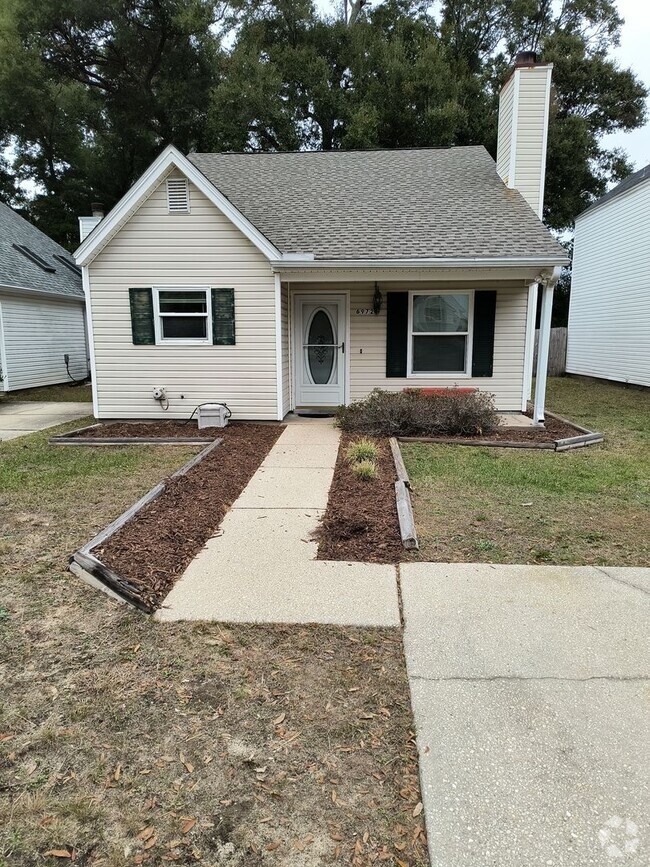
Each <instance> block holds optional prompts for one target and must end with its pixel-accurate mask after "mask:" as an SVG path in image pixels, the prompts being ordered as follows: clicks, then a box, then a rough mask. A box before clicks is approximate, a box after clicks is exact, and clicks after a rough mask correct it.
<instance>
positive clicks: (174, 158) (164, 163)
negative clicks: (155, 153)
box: [74, 145, 281, 267]
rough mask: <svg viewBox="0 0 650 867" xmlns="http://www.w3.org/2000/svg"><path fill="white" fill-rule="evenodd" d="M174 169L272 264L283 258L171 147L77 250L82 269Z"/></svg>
mask: <svg viewBox="0 0 650 867" xmlns="http://www.w3.org/2000/svg"><path fill="white" fill-rule="evenodd" d="M173 168H177V169H178V170H179V171H181V172H182V173H183V174H184V175H185V177H187V179H188V180H189V181H191V182H192V183H193V184H194V186H195V187H197V189H199V190H200V191H201V192H202V193H203V195H204V196H206V198H208V199H209V200H210V201H211V202H212V203H213V204H214V205H215V206H216V207H217V208H218V210H219V211H221V213H222V214H223V215H224V216H225V217H227V218H228V219H229V220H230V221H231V223H233V225H235V226H236V227H237V228H238V229H239V230H240V231H241V232H242V234H243V235H245V236H246V237H247V238H248V240H249V241H251V243H253V244H254V245H255V246H256V247H257V249H258V250H259V251H260V252H261V253H262V254H263V255H264V256H266V258H267V259H269V260H271V261H273V260H276V259H279V258H280V256H281V254H280V251H279V250H277V249H276V247H274V246H273V244H271V242H270V241H269V240H268V238H266V237H265V236H264V235H263V234H262V233H261V232H260V231H259V230H258V229H256V228H255V226H253V224H252V223H251V222H249V221H248V220H247V219H246V217H244V215H243V214H242V213H241V211H238V210H237V208H235V207H234V205H233V204H232V203H231V202H229V201H228V199H227V198H226V197H225V196H224V195H223V194H222V193H220V192H219V190H218V189H217V188H216V187H215V186H214V184H212V183H211V182H210V181H209V180H208V179H207V178H206V177H205V175H204V174H202V173H201V172H200V171H199V170H198V169H197V168H196V166H195V165H193V163H191V162H190V161H189V160H188V159H187V157H185V156H184V155H183V154H182V153H181V152H180V151H179V150H178V149H177V148H175V147H174V146H173V145H168V147H166V148H165V150H164V151H163V152H162V153H161V154H160V156H159V157H157V159H155V160H154V161H153V163H152V164H151V165H150V166H149V168H148V169H147V170H146V172H144V174H143V175H141V176H140V178H138V180H137V181H136V182H135V184H134V185H133V186H132V187H131V189H130V190H129V191H128V192H127V193H125V195H124V196H122V198H121V199H120V201H119V202H118V203H117V204H116V205H115V207H114V208H113V209H112V210H111V211H109V213H108V214H107V215H106V216H105V217H104V219H103V220H102V221H101V222H100V223H98V225H97V226H96V227H95V228H94V229H93V231H92V232H91V233H90V235H88V237H87V238H86V239H85V241H84V242H83V243H82V244H81V245H80V246H79V247H78V248H77V250H75V253H74V257H75V261H76V262H77V265H79V266H80V267H81V266H84V265H88V264H89V263H90V262H91V261H92V260H93V259H94V258H95V256H97V254H98V253H99V251H100V250H101V248H102V246H103V244H104V243H105V242H106V241H107V240H109V239H110V237H111V236H112V234H113V233H114V232H115V231H116V230H117V229H119V227H120V226H121V224H122V222H123V221H124V220H125V219H126V218H127V217H129V216H130V215H131V214H132V213H133V212H134V211H135V210H136V209H137V208H138V206H139V205H140V204H141V202H143V201H144V200H145V199H146V197H147V196H148V195H149V194H150V193H151V191H152V190H153V188H154V187H155V186H157V184H158V183H159V182H160V181H161V180H162V179H163V178H164V177H165V175H166V174H168V173H169V171H170V170H171V169H173Z"/></svg>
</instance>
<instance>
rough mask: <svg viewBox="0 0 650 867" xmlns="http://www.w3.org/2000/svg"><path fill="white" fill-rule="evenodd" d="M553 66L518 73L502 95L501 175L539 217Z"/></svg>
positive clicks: (538, 67)
mask: <svg viewBox="0 0 650 867" xmlns="http://www.w3.org/2000/svg"><path fill="white" fill-rule="evenodd" d="M552 71H553V67H552V66H551V65H543V66H542V65H540V66H523V67H519V68H517V69H515V70H514V72H513V74H512V76H511V77H510V79H509V80H508V81H507V82H506V84H505V85H504V87H503V90H502V91H501V96H500V99H499V129H498V137H497V171H498V172H499V175H500V176H501V177H502V178H503V181H504V183H506V184H507V185H508V186H509V187H514V188H515V189H517V190H519V192H520V193H521V194H522V196H523V197H524V199H526V201H527V202H528V204H529V205H530V206H531V208H532V209H533V211H535V213H536V214H537V216H538V217H541V216H542V209H543V204H544V176H545V173H546V139H547V134H548V111H549V101H550V94H551V74H552Z"/></svg>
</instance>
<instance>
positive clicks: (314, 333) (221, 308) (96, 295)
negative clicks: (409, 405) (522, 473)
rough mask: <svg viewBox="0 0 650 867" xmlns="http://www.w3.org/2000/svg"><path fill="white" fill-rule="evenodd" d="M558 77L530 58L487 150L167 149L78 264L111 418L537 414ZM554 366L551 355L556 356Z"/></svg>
mask: <svg viewBox="0 0 650 867" xmlns="http://www.w3.org/2000/svg"><path fill="white" fill-rule="evenodd" d="M550 78H551V67H550V66H549V65H545V64H539V63H536V62H535V58H534V56H532V57H531V56H530V55H524V56H521V57H520V58H518V62H517V65H516V67H515V69H514V70H513V72H512V75H511V76H510V78H509V80H508V81H507V82H506V84H505V86H504V89H503V92H502V94H501V108H500V127H499V152H498V159H497V164H496V166H495V163H494V161H493V160H492V158H491V157H490V156H489V154H488V153H487V151H486V150H485V149H484V148H483V147H455V148H441V149H412V150H390V151H386V150H384V151H381V150H377V151H347V152H343V151H335V152H309V153H246V154H230V153H222V154H200V153H192V154H190V155H189V156H187V157H186V156H184V155H183V154H181V153H180V152H178V151H177V150H176V149H175V148H173V147H168V148H167V149H166V150H165V151H164V152H163V153H162V154H161V155H160V156H159V157H158V159H156V161H155V162H154V163H153V164H152V165H151V166H150V168H149V169H148V170H147V171H146V172H145V173H144V175H143V176H142V177H141V178H140V179H139V180H138V181H137V182H136V183H135V184H134V186H133V187H132V188H131V189H130V190H129V192H128V193H127V194H126V195H125V196H124V197H123V199H122V200H121V201H120V202H119V203H118V204H117V205H116V206H115V207H114V208H113V210H112V211H111V212H110V213H109V214H108V215H107V216H106V217H105V218H104V219H102V220H97V221H96V225H95V226H94V228H93V229H92V231H91V232H90V234H89V235H88V236H87V237H86V238H85V240H84V241H83V243H82V244H81V246H80V247H79V249H78V250H77V251H76V254H75V256H76V259H77V262H78V264H79V265H80V267H81V269H82V272H83V280H84V287H85V291H86V297H87V301H88V309H89V325H90V329H89V333H90V341H91V364H92V372H93V394H94V410H95V414H96V416H97V417H98V418H101V419H110V418H160V417H168V418H188V417H190V415H191V413H192V411H193V409H194V408H195V407H196V406H197V404H200V403H203V402H206V401H215V400H218V401H225V402H226V403H227V404H228V405H229V406H230V408H231V409H232V411H233V416H234V418H235V419H260V420H261V419H282V418H283V417H284V416H285V415H286V414H287V413H288V412H289V411H291V410H309V409H321V408H324V407H335V406H337V405H339V404H343V403H347V402H349V401H353V400H356V399H358V398H363V397H364V396H365V395H367V394H368V393H369V392H370V391H371V390H372V389H374V388H376V387H381V388H384V389H392V390H398V389H399V390H401V389H404V388H408V387H414V386H421V387H441V386H442V387H444V386H450V387H455V386H458V387H471V388H477V389H482V390H486V391H489V392H491V393H493V394H494V395H495V398H496V405H497V407H498V408H499V409H500V410H503V411H514V412H521V411H522V410H524V409H525V408H526V402H527V400H528V398H529V396H530V388H531V379H532V358H533V338H534V326H535V305H536V296H537V287H538V284H541V286H542V293H543V305H542V310H543V314H542V334H543V335H545V341H544V339H543V340H542V351H541V352H540V369H539V371H538V376H537V389H536V415H537V417H538V418H539V419H540V420H541V419H543V416H544V391H545V381H546V377H545V363H546V358H547V355H548V332H549V329H550V313H551V303H552V295H553V286H554V283H555V281H556V280H557V277H558V275H559V273H560V268H561V266H562V265H563V264H564V263H565V261H566V256H565V252H564V250H563V249H562V247H561V246H560V245H559V244H558V243H557V242H556V241H555V240H554V239H553V237H552V236H551V235H550V233H549V232H548V231H547V229H546V228H545V227H544V225H543V224H542V222H541V221H540V214H541V207H542V201H543V195H544V193H543V190H544V166H545V161H546V152H545V151H546V131H547V125H548V112H549V99H550ZM544 346H546V355H545V354H544Z"/></svg>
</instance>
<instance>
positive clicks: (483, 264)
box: [271, 256, 570, 272]
mask: <svg viewBox="0 0 650 867" xmlns="http://www.w3.org/2000/svg"><path fill="white" fill-rule="evenodd" d="M569 264H570V260H569V259H567V258H566V257H560V256H524V257H506V258H500V259H499V258H491V259H490V258H472V259H314V260H306V259H302V260H298V259H295V260H294V259H284V258H283V259H279V260H277V261H274V262H272V263H271V267H272V268H273V270H274V271H278V272H281V271H291V270H306V269H311V268H313V269H319V268H330V269H337V270H341V269H342V270H364V269H368V268H389V269H396V268H405V269H411V268H413V269H418V268H419V269H424V270H429V269H430V270H436V269H442V270H444V269H449V268H521V267H533V268H554V267H557V266H559V267H561V266H563V265H569Z"/></svg>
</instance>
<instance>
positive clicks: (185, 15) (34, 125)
mask: <svg viewBox="0 0 650 867" xmlns="http://www.w3.org/2000/svg"><path fill="white" fill-rule="evenodd" d="M215 17H216V16H215V9H214V4H213V3H212V2H207V0H39V2H38V3H33V2H31V0H5V3H4V6H3V12H2V20H1V22H0V24H1V27H0V32H1V34H2V35H1V37H0V138H1V139H2V140H4V142H5V143H8V142H11V143H12V145H13V148H14V151H15V157H14V160H13V169H14V172H15V177H16V180H17V181H18V180H22V179H27V180H29V181H31V182H32V183H34V184H36V188H37V193H36V196H35V198H34V200H33V202H32V203H31V206H30V215H31V217H32V218H33V219H35V220H37V221H38V223H39V225H40V226H41V228H43V229H44V231H46V232H48V233H49V234H51V235H52V236H53V237H55V238H57V239H58V240H61V241H63V242H64V243H67V244H68V245H72V244H74V243H75V234H76V217H77V215H78V214H79V213H85V212H87V210H88V207H89V204H90V201H91V200H92V199H97V200H99V201H104V202H106V203H107V204H109V205H112V204H113V203H114V202H115V201H116V200H117V199H118V198H119V197H120V196H121V195H122V194H123V193H124V192H126V190H127V189H128V188H129V186H130V185H131V184H132V183H133V181H134V180H135V179H136V178H137V177H138V176H139V175H140V174H141V173H142V171H144V169H145V168H146V166H147V165H148V164H149V163H150V162H151V160H152V159H153V158H154V157H155V155H156V154H157V153H158V152H159V150H160V149H161V148H162V147H163V146H164V145H165V144H167V143H169V142H172V143H174V144H176V145H177V146H178V147H179V148H181V149H183V150H189V149H190V148H192V147H201V146H205V144H206V139H205V107H206V105H207V103H208V101H209V93H210V88H211V86H212V81H213V72H214V67H215V61H216V58H217V56H218V53H219V47H218V41H217V38H216V37H215V36H214V35H213V33H212V32H211V27H212V26H213V25H214V23H215Z"/></svg>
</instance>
